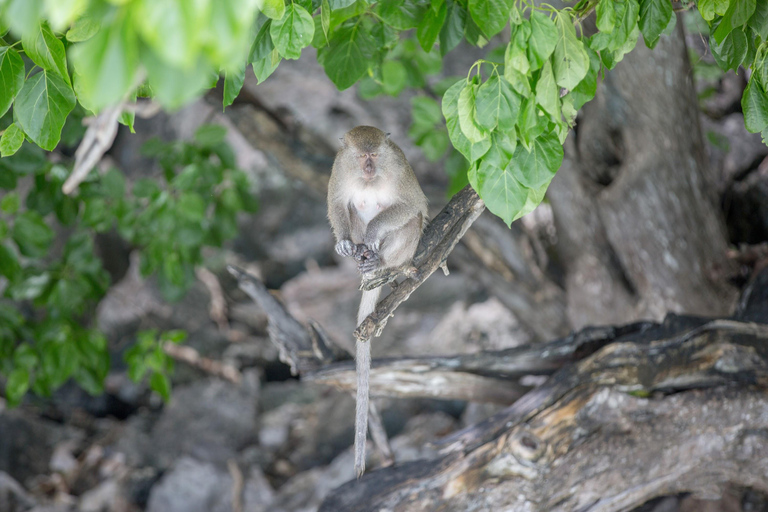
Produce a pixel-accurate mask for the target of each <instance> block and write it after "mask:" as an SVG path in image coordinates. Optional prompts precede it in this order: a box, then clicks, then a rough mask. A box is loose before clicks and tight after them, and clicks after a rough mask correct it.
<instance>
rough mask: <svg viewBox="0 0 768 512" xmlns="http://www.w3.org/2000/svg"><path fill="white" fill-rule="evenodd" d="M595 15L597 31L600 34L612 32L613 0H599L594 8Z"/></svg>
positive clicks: (614, 23)
mask: <svg viewBox="0 0 768 512" xmlns="http://www.w3.org/2000/svg"><path fill="white" fill-rule="evenodd" d="M595 12H596V13H597V29H598V30H599V31H600V32H608V33H610V32H613V28H614V27H615V26H616V10H615V9H614V1H613V0H600V2H598V4H597V7H596V8H595Z"/></svg>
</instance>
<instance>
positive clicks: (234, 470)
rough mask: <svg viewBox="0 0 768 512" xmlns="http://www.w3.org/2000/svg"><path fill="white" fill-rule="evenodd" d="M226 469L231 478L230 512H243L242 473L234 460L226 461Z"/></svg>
mask: <svg viewBox="0 0 768 512" xmlns="http://www.w3.org/2000/svg"><path fill="white" fill-rule="evenodd" d="M227 469H228V470H229V474H230V476H231V477H232V512H243V472H242V471H241V470H240V467H239V466H238V465H237V462H236V461H235V459H229V460H228V461H227Z"/></svg>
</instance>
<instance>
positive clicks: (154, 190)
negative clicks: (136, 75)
mask: <svg viewBox="0 0 768 512" xmlns="http://www.w3.org/2000/svg"><path fill="white" fill-rule="evenodd" d="M224 136H225V131H224V129H223V128H222V127H220V126H203V127H201V128H200V129H199V130H198V131H197V133H196V134H195V139H194V140H193V141H192V142H176V143H170V144H169V143H162V142H160V141H152V142H151V143H148V144H147V145H146V146H145V147H144V149H143V150H144V152H145V153H146V154H148V155H150V156H153V157H156V158H157V159H158V160H159V162H160V164H161V167H162V179H161V180H160V182H158V180H154V179H148V178H144V179H139V180H137V181H136V182H134V183H133V184H132V185H131V186H129V184H128V183H126V181H125V178H124V177H123V175H122V173H120V172H119V171H117V170H116V169H112V170H109V171H108V172H106V173H105V174H104V175H103V176H100V177H97V176H92V177H90V178H89V179H88V180H87V181H86V182H85V183H83V184H82V186H81V187H80V190H79V193H78V194H77V195H76V196H68V195H65V194H63V193H62V191H61V188H62V185H63V183H64V181H65V180H66V178H67V177H68V174H69V172H70V170H69V169H68V168H66V167H64V166H62V165H52V164H51V163H50V162H48V160H47V159H46V158H45V155H44V153H43V152H42V151H41V150H40V149H39V148H36V147H35V146H33V145H32V144H28V143H25V144H23V145H22V147H21V149H20V150H19V151H18V152H17V153H16V154H15V155H13V156H11V157H7V158H3V159H2V160H0V188H3V189H6V190H7V192H6V193H5V194H3V195H2V199H0V276H2V277H3V278H4V281H5V283H6V284H5V286H4V289H3V298H0V374H2V375H3V376H5V377H6V384H5V394H6V398H7V399H8V401H9V402H10V403H11V404H15V403H18V401H19V400H20V399H21V398H22V397H23V396H24V394H25V393H26V392H27V390H28V389H32V390H33V391H34V392H35V393H37V394H40V395H49V394H50V393H51V392H53V391H54V390H55V389H56V388H58V387H59V386H61V385H62V384H63V383H64V382H66V381H67V380H68V379H70V378H73V379H74V380H75V381H76V382H78V384H80V385H81V386H82V387H83V388H84V389H86V390H87V391H89V392H91V393H98V392H100V391H101V389H102V383H103V380H104V377H105V376H106V373H107V371H108V370H109V368H110V360H109V353H108V350H107V348H108V347H107V343H106V339H105V338H104V336H103V335H102V334H101V333H100V332H99V331H98V330H97V329H94V328H87V327H82V325H88V324H89V323H91V321H92V319H93V316H94V312H95V307H96V305H97V304H98V302H99V300H100V299H101V298H103V297H104V295H105V294H106V292H107V289H108V287H109V285H110V278H109V274H108V273H107V272H106V271H105V270H104V268H103V266H102V261H101V259H99V258H98V257H97V256H96V255H95V253H94V238H95V236H96V235H97V234H99V233H106V232H114V231H116V232H117V233H118V234H119V235H120V236H122V238H123V239H124V240H125V241H126V242H128V243H129V244H130V245H131V246H132V247H133V248H134V250H136V251H138V252H139V254H140V257H141V271H142V273H143V274H144V275H145V276H150V275H154V276H156V278H157V284H158V286H159V289H160V291H161V292H162V293H163V294H164V295H165V297H166V298H168V299H169V300H174V299H178V298H180V297H181V296H182V295H183V294H184V293H185V291H186V290H187V289H188V288H189V287H190V286H191V284H192V283H193V282H194V279H195V277H194V276H195V275H194V267H195V266H196V265H199V264H201V263H202V262H203V250H204V249H205V248H206V247H221V246H222V244H223V243H224V242H225V241H227V240H229V239H231V238H233V237H234V236H235V235H236V234H237V215H238V213H240V212H242V211H254V210H255V208H256V203H255V201H254V199H253V198H252V196H251V194H250V191H249V184H248V180H247V178H246V176H245V174H244V173H243V172H242V171H239V170H237V169H236V168H235V161H234V155H233V152H232V150H231V148H230V147H229V146H228V145H227V144H226V143H225V142H224ZM17 180H26V181H27V182H29V183H30V187H29V188H28V191H27V192H26V194H24V195H22V194H21V193H20V192H19V190H16V189H17V186H16V185H17ZM19 188H20V187H19ZM25 188H26V187H25ZM57 233H59V234H62V235H63V234H66V235H65V236H61V237H60V238H63V240H64V243H63V247H57V244H55V243H54V241H55V239H56V238H57V236H56V234H57ZM153 336H154V335H153ZM163 336H164V337H161V338H160V339H161V340H162V341H166V338H167V336H169V335H163ZM174 336H175V335H174ZM175 339H176V338H175V337H174V340H175ZM142 347H144V346H143V345H142ZM144 348H146V347H144ZM144 348H142V349H136V350H135V351H133V352H130V353H131V354H132V356H131V358H132V359H131V361H129V366H131V367H136V368H149V369H150V370H152V372H151V376H150V385H151V386H152V387H153V389H156V390H157V391H158V392H159V393H160V394H161V395H164V396H165V395H166V394H167V393H166V390H167V389H168V386H167V385H166V384H167V382H166V381H167V371H162V370H163V369H164V368H165V369H166V370H167V369H168V368H167V363H166V362H163V361H165V360H164V359H162V358H161V357H160V356H158V355H157V354H154V355H153V354H150V353H149V352H147V351H146V350H144ZM163 357H165V356H163ZM152 358H154V359H152ZM155 359H156V360H157V361H155ZM152 361H155V362H152ZM158 361H160V362H163V364H162V365H160V364H159V363H158ZM144 371H145V370H142V371H140V370H139V369H136V370H133V372H134V375H139V374H141V375H143V373H144ZM161 373H162V375H160V374H161Z"/></svg>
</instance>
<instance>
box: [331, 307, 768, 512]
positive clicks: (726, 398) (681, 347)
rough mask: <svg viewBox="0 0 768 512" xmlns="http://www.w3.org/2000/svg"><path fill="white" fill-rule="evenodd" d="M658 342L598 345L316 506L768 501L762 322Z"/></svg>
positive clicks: (548, 506)
mask: <svg viewBox="0 0 768 512" xmlns="http://www.w3.org/2000/svg"><path fill="white" fill-rule="evenodd" d="M661 327H663V326H661ZM651 331H653V329H652V330H651ZM657 332H664V329H661V330H660V331H657ZM649 334H650V336H649ZM655 338H656V336H654V335H653V333H652V332H650V333H641V334H640V335H639V336H638V337H637V338H634V337H633V336H632V335H629V336H627V337H626V338H624V339H621V340H617V341H616V342H614V343H611V344H608V345H606V346H605V347H603V348H602V349H600V350H599V351H597V352H595V353H594V354H593V355H591V356H589V357H588V358H586V359H584V360H582V361H580V362H578V363H576V364H573V365H571V366H567V367H565V368H563V369H562V370H560V371H558V372H557V373H555V374H554V375H553V376H552V377H551V378H550V379H549V380H548V381H547V382H546V383H545V384H543V385H541V386H539V387H537V388H536V389H534V390H532V391H530V392H529V393H528V394H526V395H525V396H524V397H522V398H521V399H520V400H518V401H517V402H515V403H514V404H513V405H512V406H511V407H509V408H507V409H506V410H504V411H502V412H501V413H499V414H497V415H496V416H494V417H492V418H490V419H489V420H487V421H485V422H483V423H480V424H478V425H474V426H472V427H470V428H468V429H466V430H464V431H462V432H459V433H457V434H454V435H452V436H450V437H449V438H447V439H445V440H443V441H442V442H441V443H440V448H441V449H440V451H439V453H440V454H439V456H438V457H437V458H435V459H432V460H420V461H414V462H409V463H405V464H402V465H400V466H394V467H390V468H384V469H380V470H378V471H374V472H372V473H369V474H368V475H366V476H364V477H363V478H362V479H361V480H359V481H357V482H350V483H347V484H345V485H343V486H342V487H340V488H339V489H337V490H336V491H334V492H333V493H332V494H331V495H330V496H329V497H328V498H327V499H326V501H325V503H324V504H323V506H322V507H321V510H324V511H340V510H344V511H347V510H350V511H351V510H355V511H357V510H359V511H364V510H393V511H400V510H402V511H413V510H509V511H517V510H519V511H573V510H579V511H587V510H589V511H619V510H632V509H633V508H636V507H639V506H641V505H642V504H644V503H646V502H647V501H649V500H651V499H653V498H656V497H659V496H665V495H676V494H678V493H694V494H696V495H698V496H701V497H704V498H710V499H712V498H717V497H719V496H721V495H722V493H723V490H724V489H725V488H726V487H728V486H736V487H740V488H751V489H754V490H757V491H759V492H762V493H768V428H767V426H768V396H766V388H768V326H765V325H761V324H756V323H751V322H742V321H735V320H714V321H711V322H707V323H705V324H704V325H701V326H699V327H696V328H693V329H688V330H685V331H684V332H682V333H678V334H675V335H673V336H670V337H662V338H659V339H655Z"/></svg>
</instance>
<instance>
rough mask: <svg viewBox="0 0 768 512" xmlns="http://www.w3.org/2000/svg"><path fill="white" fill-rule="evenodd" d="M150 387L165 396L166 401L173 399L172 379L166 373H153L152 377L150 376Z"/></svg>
mask: <svg viewBox="0 0 768 512" xmlns="http://www.w3.org/2000/svg"><path fill="white" fill-rule="evenodd" d="M149 387H150V388H152V390H153V391H156V392H157V393H158V394H159V395H160V396H161V397H163V400H164V401H166V402H167V401H168V400H170V399H171V381H170V380H168V376H167V375H165V374H164V373H160V372H154V373H152V377H150V378H149Z"/></svg>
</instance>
